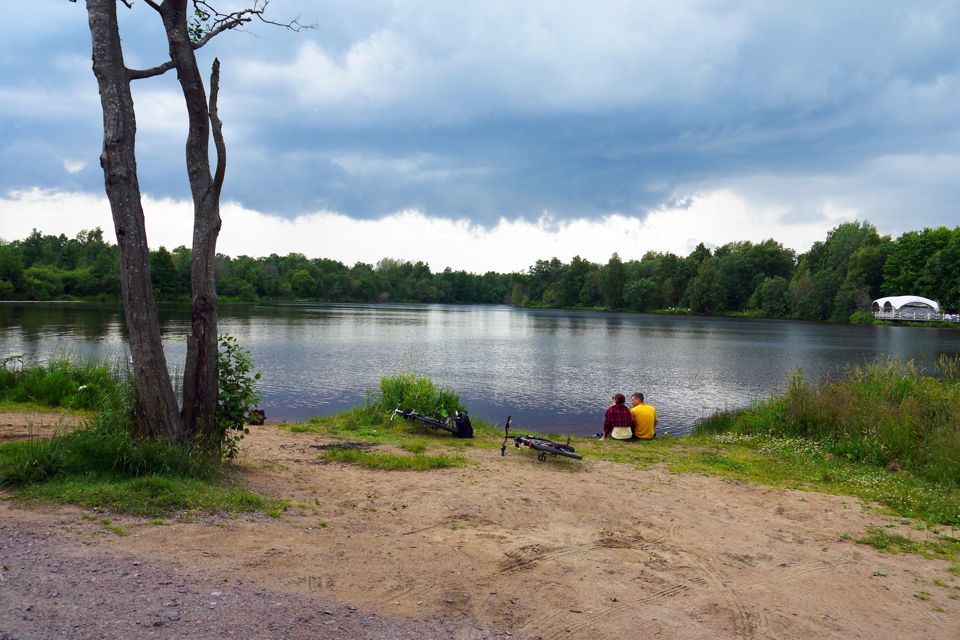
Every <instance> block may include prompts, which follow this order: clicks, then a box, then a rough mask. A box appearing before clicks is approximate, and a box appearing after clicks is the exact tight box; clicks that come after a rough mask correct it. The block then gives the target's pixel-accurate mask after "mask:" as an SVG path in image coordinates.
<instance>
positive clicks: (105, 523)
mask: <svg viewBox="0 0 960 640" xmlns="http://www.w3.org/2000/svg"><path fill="white" fill-rule="evenodd" d="M98 522H99V523H100V527H101V528H103V529H104V530H106V531H109V532H110V533H114V534H116V535H118V536H121V537H123V536H128V535H130V532H129V531H127V530H126V529H124V528H123V527H121V526H120V525H118V524H113V523H112V522H111V521H110V520H108V519H107V518H100V520H99V521H98Z"/></svg>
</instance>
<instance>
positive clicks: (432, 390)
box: [367, 373, 465, 418]
mask: <svg viewBox="0 0 960 640" xmlns="http://www.w3.org/2000/svg"><path fill="white" fill-rule="evenodd" d="M397 408H401V409H410V410H413V411H416V412H417V413H420V414H423V415H428V416H436V417H440V418H444V417H447V416H452V415H454V413H455V412H457V411H465V407H464V406H463V404H462V403H461V402H460V396H458V395H457V394H456V393H454V392H453V391H451V390H449V389H446V388H444V387H437V386H436V385H434V383H433V380H431V379H429V378H420V377H417V376H416V375H414V374H412V373H401V374H399V375H395V376H389V377H386V378H383V379H381V380H380V389H379V393H374V394H372V395H371V396H370V397H368V398H367V409H368V410H369V411H371V412H376V413H379V414H380V415H383V414H386V413H388V412H390V411H393V410H394V409H397Z"/></svg>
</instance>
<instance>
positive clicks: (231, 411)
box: [216, 334, 260, 460]
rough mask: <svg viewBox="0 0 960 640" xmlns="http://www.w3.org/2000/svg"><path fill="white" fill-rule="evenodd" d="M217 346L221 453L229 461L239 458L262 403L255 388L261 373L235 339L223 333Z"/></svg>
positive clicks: (217, 415) (218, 422)
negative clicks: (240, 447) (259, 404)
mask: <svg viewBox="0 0 960 640" xmlns="http://www.w3.org/2000/svg"><path fill="white" fill-rule="evenodd" d="M218 343H219V349H218V350H217V381H218V385H219V386H218V395H217V410H216V418H217V425H218V426H219V427H220V435H221V438H222V441H221V453H222V455H223V457H224V458H226V459H228V460H230V459H233V458H235V457H236V455H237V452H238V446H239V444H240V440H242V439H243V436H245V435H246V434H248V433H250V431H249V430H248V429H247V428H246V424H247V423H248V422H250V419H251V417H252V416H251V411H252V410H253V409H254V408H256V406H257V403H258V402H260V392H259V391H257V389H256V383H257V381H258V380H260V373H253V357H252V356H251V355H250V352H249V351H247V350H246V349H244V348H243V347H241V346H240V343H239V342H237V339H236V338H234V337H233V336H231V335H228V334H223V335H221V336H220V337H219V338H218Z"/></svg>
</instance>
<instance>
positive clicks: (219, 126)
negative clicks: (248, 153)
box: [209, 58, 227, 199]
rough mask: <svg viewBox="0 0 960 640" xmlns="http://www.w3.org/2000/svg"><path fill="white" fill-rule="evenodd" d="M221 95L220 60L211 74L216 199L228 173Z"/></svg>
mask: <svg viewBox="0 0 960 640" xmlns="http://www.w3.org/2000/svg"><path fill="white" fill-rule="evenodd" d="M219 93H220V59H219V58H214V59H213V70H212V71H211V72H210V108H209V113H210V129H211V131H212V132H213V144H214V145H215V146H216V148H217V169H216V172H215V173H214V176H213V185H211V190H212V191H213V193H214V197H216V198H217V199H219V198H220V192H221V190H222V189H223V178H224V176H225V175H226V171H227V145H226V144H225V143H224V141H223V123H222V122H221V121H220V115H219V114H218V113H217V96H218V95H219Z"/></svg>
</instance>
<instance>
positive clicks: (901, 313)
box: [872, 296, 943, 320]
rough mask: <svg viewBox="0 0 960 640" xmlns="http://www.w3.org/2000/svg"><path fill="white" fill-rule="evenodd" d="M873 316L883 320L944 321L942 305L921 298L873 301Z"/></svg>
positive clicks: (895, 298) (889, 298)
mask: <svg viewBox="0 0 960 640" xmlns="http://www.w3.org/2000/svg"><path fill="white" fill-rule="evenodd" d="M872 308H873V315H874V317H876V318H880V319H883V320H942V319H943V314H942V313H941V311H940V304H939V303H938V302H936V301H935V300H930V299H929V298H923V297H921V296H890V297H887V298H879V299H877V300H874V301H873V305H872Z"/></svg>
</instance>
